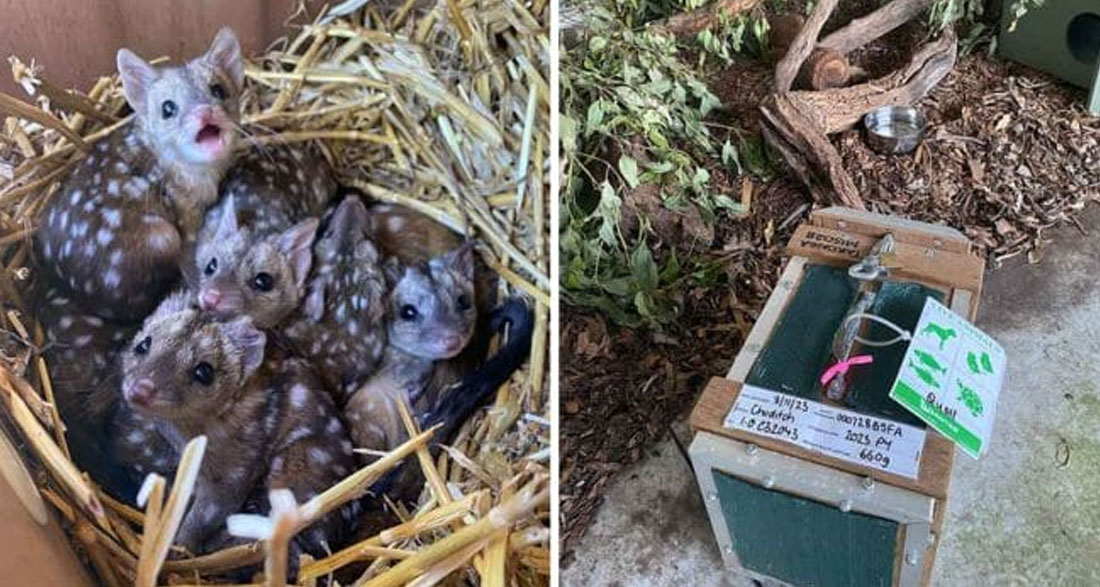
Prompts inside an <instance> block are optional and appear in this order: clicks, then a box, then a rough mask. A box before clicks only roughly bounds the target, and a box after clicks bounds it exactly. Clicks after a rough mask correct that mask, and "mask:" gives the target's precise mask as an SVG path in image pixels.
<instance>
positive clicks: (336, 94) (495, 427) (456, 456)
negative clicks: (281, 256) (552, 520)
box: [0, 0, 550, 586]
mask: <svg viewBox="0 0 1100 587" xmlns="http://www.w3.org/2000/svg"><path fill="white" fill-rule="evenodd" d="M548 15H549V4H548V2H546V1H545V0H439V1H438V2H437V3H436V4H435V5H434V6H433V5H427V4H425V3H423V2H422V1H421V0H407V1H404V2H398V3H396V4H394V5H393V6H391V7H389V8H388V9H387V7H386V6H380V5H379V4H378V3H373V2H372V3H367V2H363V1H360V0H349V1H347V2H344V3H342V4H340V5H338V6H336V7H334V8H333V9H332V10H331V11H330V12H329V14H328V15H327V16H324V17H322V18H319V19H317V20H315V21H312V22H309V23H306V24H304V25H300V26H299V25H294V26H291V27H290V28H289V29H288V30H289V31H291V32H290V34H289V35H288V36H287V37H286V38H284V39H282V40H280V42H278V43H276V44H274V45H273V46H272V47H273V49H271V50H269V52H268V53H266V54H265V55H263V56H261V57H260V58H257V59H254V60H253V61H252V64H251V65H250V66H249V67H248V69H247V76H248V79H249V90H248V91H247V92H246V97H245V100H244V102H245V106H244V109H245V114H244V118H243V125H242V127H243V128H242V130H243V131H244V133H245V134H246V136H247V141H246V142H249V143H254V144H261V145H263V144H270V143H275V142H300V141H315V142H318V143H321V144H323V145H324V147H325V150H326V151H327V152H328V153H329V154H330V155H331V158H332V161H333V164H334V166H335V167H336V169H337V170H338V173H339V174H340V176H341V178H342V181H343V183H344V184H346V185H350V186H354V187H356V188H358V189H360V190H362V191H363V192H364V193H365V194H367V195H368V196H369V197H370V198H372V199H375V200H378V201H385V202H392V203H397V204H404V205H407V206H410V207H412V208H414V209H416V210H418V211H420V212H422V213H424V214H427V215H429V216H430V217H432V218H433V219H435V220H437V221H439V222H440V223H442V224H444V225H446V226H448V227H451V228H452V229H454V230H457V231H459V232H463V233H466V234H469V235H471V236H474V237H476V238H479V239H480V240H481V241H483V242H484V243H485V245H486V246H485V247H482V248H481V249H480V251H481V253H482V254H483V256H484V257H485V260H486V262H487V264H488V266H490V267H492V268H493V269H495V270H496V272H497V273H498V274H499V275H500V277H501V279H500V289H501V293H504V294H507V295H524V296H526V297H527V298H528V299H529V300H531V301H532V303H533V304H534V305H535V308H536V327H535V334H534V340H533V343H532V360H531V362H530V364H529V365H528V366H527V367H526V368H525V369H523V370H522V372H521V373H520V374H519V375H517V376H516V377H515V378H514V379H513V381H512V382H511V383H510V384H509V385H506V386H504V387H503V388H502V389H501V390H500V391H499V393H498V395H497V398H496V400H495V401H494V402H493V404H492V405H491V406H490V407H489V409H488V410H483V412H482V413H481V414H479V415H478V416H477V417H475V418H474V419H472V420H471V421H470V422H468V423H467V424H466V426H464V427H463V428H462V429H461V430H460V432H459V434H458V436H457V438H456V439H454V441H453V446H450V447H447V449H446V450H445V451H443V452H442V453H441V454H439V455H438V456H436V457H435V458H433V457H432V455H431V453H430V452H428V450H427V443H428V442H429V441H430V439H431V436H432V433H433V431H430V430H429V431H425V432H420V431H418V430H416V429H415V426H414V424H413V421H412V419H411V418H405V423H406V426H407V427H408V429H409V437H410V440H409V441H408V442H406V443H405V444H404V445H402V446H400V447H398V448H397V449H396V450H394V451H391V452H390V453H387V454H385V455H383V456H381V457H380V458H379V459H378V460H376V461H375V462H374V463H372V464H371V465H370V466H367V467H364V468H362V469H360V470H359V471H356V472H354V473H352V474H351V475H349V476H348V477H347V478H346V479H344V480H343V481H342V482H340V483H338V484H337V485H335V486H333V487H332V488H331V489H329V490H328V491H325V492H323V493H321V494H319V495H318V496H316V497H315V498H314V499H312V500H310V501H309V502H307V503H304V504H300V505H295V506H294V507H295V508H296V509H294V508H292V509H291V510H289V511H287V510H286V508H287V507H290V506H288V505H287V504H285V503H283V504H282V505H281V506H280V507H281V510H280V512H277V514H278V515H276V517H275V518H273V519H272V520H269V522H270V525H271V527H272V528H273V529H274V530H273V533H272V534H271V535H270V536H269V537H268V538H269V540H267V541H261V542H253V543H249V544H244V545H241V546H237V547H233V548H229V549H226V550H223V551H220V552H216V553H210V554H206V555H202V556H190V555H188V554H187V553H183V552H181V551H179V549H175V548H173V547H171V538H172V535H173V534H174V532H175V529H176V528H177V527H178V524H179V516H180V515H181V514H182V511H183V508H184V507H185V505H186V502H187V499H188V497H189V495H190V491H191V489H192V486H193V482H194V473H195V471H197V469H198V467H199V463H200V462H201V458H202V452H203V446H204V443H205V440H196V441H195V442H194V443H193V444H192V445H189V447H188V450H187V451H186V454H185V456H184V458H183V460H182V461H181V467H180V474H179V475H177V478H176V480H175V482H174V484H173V487H172V488H171V489H170V490H169V489H168V488H167V487H166V484H165V482H164V480H163V479H160V478H151V479H150V480H149V481H148V483H147V485H146V487H145V490H144V491H143V495H142V496H141V497H142V498H143V502H142V503H143V507H145V511H144V512H141V511H138V510H136V509H134V508H133V507H130V506H128V505H126V504H122V503H119V502H117V501H115V500H113V499H111V498H110V497H109V496H107V495H106V494H104V493H103V492H102V491H101V490H100V489H99V488H98V487H97V486H96V485H95V484H94V483H92V482H91V480H90V479H88V477H87V476H86V475H85V474H84V473H82V472H81V471H80V470H79V468H78V467H77V466H76V465H74V464H73V463H72V461H71V460H70V458H69V450H68V446H67V445H66V442H65V436H64V433H63V431H64V423H63V422H62V421H61V418H60V416H59V414H58V411H57V409H56V405H55V403H54V401H53V393H54V390H53V387H52V386H51V384H50V380H49V365H48V364H46V361H45V360H43V359H42V357H41V356H40V354H39V351H40V350H41V349H42V345H43V344H44V343H45V341H44V340H43V337H42V332H41V329H40V328H39V327H38V325H37V319H36V316H35V314H34V299H33V294H32V293H30V292H31V291H32V288H31V286H32V284H33V283H34V280H35V278H36V275H35V272H34V271H33V269H32V267H33V264H32V262H31V250H30V249H31V247H30V240H31V238H32V237H33V233H34V230H35V227H36V224H37V216H38V213H39V211H41V210H42V207H43V205H44V203H45V202H46V201H47V200H48V198H50V197H52V196H53V194H54V193H55V192H56V190H57V184H58V181H59V180H61V179H62V178H64V176H65V174H66V173H67V172H68V171H69V170H70V169H71V168H72V166H73V165H74V164H75V163H76V162H78V161H79V160H80V159H81V157H82V156H83V154H84V152H85V151H86V149H87V148H88V146H89V145H92V144H94V143H95V142H96V141H98V140H100V139H102V138H103V137H105V136H107V135H109V134H111V133H112V132H115V131H117V130H118V129H120V128H122V127H124V126H125V125H128V124H130V123H131V120H130V119H129V118H128V117H126V116H124V111H125V108H124V99H123V97H122V93H121V89H120V86H119V82H118V79H117V77H114V76H110V77H103V78H100V79H99V80H98V81H97V82H96V83H95V84H94V86H93V87H92V89H91V90H90V91H88V92H87V93H81V92H78V91H70V90H63V89H61V88H58V87H57V86H54V85H53V84H51V83H49V82H48V81H47V80H46V79H45V78H44V77H42V75H41V72H40V71H38V70H37V68H35V67H32V66H28V65H26V64H25V63H24V62H23V61H20V60H18V59H15V58H12V59H11V60H10V63H11V66H12V73H13V75H14V77H15V80H16V81H17V82H18V83H19V84H20V85H21V86H22V87H23V88H24V89H25V90H26V91H27V95H25V96H8V95H3V94H0V116H3V117H4V118H3V119H2V121H0V297H2V299H3V300H4V301H5V306H4V313H3V314H0V328H2V329H3V330H4V335H3V337H2V338H0V405H2V406H3V407H2V408H0V414H2V417H0V424H2V425H3V426H4V428H5V429H6V430H7V431H8V432H7V435H8V436H9V437H10V438H11V439H12V440H14V441H15V444H17V445H18V447H19V453H20V454H21V456H22V459H23V460H24V462H25V463H26V464H27V465H28V468H29V469H30V470H31V471H32V472H33V475H32V476H33V479H34V481H35V486H36V490H31V491H32V493H31V494H30V495H28V496H24V497H23V499H24V500H25V501H26V502H28V503H32V504H33V503H43V502H44V503H45V504H48V506H49V507H50V508H52V510H53V512H54V513H55V514H56V516H57V517H59V518H60V519H61V520H62V521H63V522H64V525H65V527H66V529H67V530H68V531H69V532H70V535H71V536H72V538H73V543H74V545H75V547H76V549H77V551H78V553H80V555H81V556H82V557H83V558H84V559H85V560H86V562H87V563H88V565H89V567H90V568H91V570H92V572H94V573H95V575H97V576H98V578H99V579H100V581H101V582H102V583H103V584H105V585H110V586H114V585H120V586H121V585H133V584H138V585H166V584H176V585H180V584H194V585H207V584H211V583H214V582H217V581H219V579H218V577H219V574H220V573H224V572H226V571H229V570H233V569H239V568H241V567H244V566H252V565H255V566H256V568H259V567H261V566H263V564H264V560H265V558H266V559H267V563H266V564H267V565H268V569H269V572H268V573H267V576H266V577H257V580H260V581H265V582H266V584H281V582H282V576H281V573H280V572H278V571H274V567H272V565H276V566H281V561H282V560H283V559H285V557H286V541H287V540H289V538H290V537H291V536H293V534H294V533H296V532H298V531H300V530H301V529H302V527H304V526H305V525H307V524H308V523H309V522H311V521H313V520H316V519H317V518H318V517H319V516H321V515H323V514H324V513H326V512H330V511H332V510H333V509H335V508H337V507H339V506H340V505H341V504H343V503H346V502H347V501H348V500H350V499H353V498H355V497H357V496H361V495H364V494H365V493H366V492H367V491H368V489H369V487H370V484H371V483H372V482H373V481H374V480H377V479H378V478H380V477H381V476H382V475H384V474H385V473H386V472H387V471H389V470H391V469H392V468H394V467H395V466H397V465H398V464H400V463H403V462H404V463H408V464H409V465H410V466H418V467H419V468H420V470H421V471H423V473H424V478H425V486H424V489H423V491H422V494H421V498H420V502H419V504H417V507H416V508H415V509H414V510H412V511H406V510H405V509H404V508H401V507H397V508H396V510H395V511H396V512H397V513H398V515H399V517H400V522H399V523H397V524H396V525H394V526H392V527H390V528H386V529H383V530H381V531H379V532H378V533H376V534H375V535H373V536H370V537H366V538H363V539H361V540H359V541H358V542H356V543H355V544H352V545H350V546H348V547H347V548H344V549H343V550H340V551H338V552H334V553H333V554H331V555H330V556H328V557H325V558H322V559H319V560H312V561H311V560H308V559H304V560H303V561H301V565H300V573H299V582H300V583H301V584H313V582H314V581H316V580H318V579H320V578H323V577H330V576H333V575H334V574H335V575H336V576H338V577H340V578H341V579H342V580H343V581H344V582H345V584H356V585H370V586H374V585H403V584H415V585H430V584H434V583H437V582H439V581H441V580H443V579H444V578H447V577H450V578H451V580H454V579H457V580H458V581H459V583H463V582H468V583H480V584H484V585H540V584H546V583H547V575H548V573H549V564H548V561H549V544H548V543H549V529H548V526H549V503H548V502H549V495H548V491H549V489H548V480H549V475H548V472H547V469H546V466H545V462H546V460H547V459H546V455H547V454H548V451H549V436H550V431H549V430H548V429H547V427H546V424H545V423H546V422H547V420H546V415H547V406H546V404H545V398H546V393H545V389H546V387H547V382H546V376H545V372H546V367H545V365H546V363H545V359H546V344H547V340H548V336H547V326H548V311H549V310H548V304H549V300H550V297H549V286H550V277H549V273H548V267H549V252H548V243H549V239H548V237H547V234H548V230H549V228H550V227H549V226H548V210H549V206H548V202H547V200H546V198H547V197H548V196H549V194H548V189H547V177H548V175H547V174H548V173H549V167H548V165H549V162H548V156H549V152H550V149H549V147H550V145H549V132H548V129H549V86H548V84H547V77H548V71H549V40H548V34H547V30H548V28H547V24H546V23H547V22H548V21H547V18H548ZM31 63H32V64H33V61H32V62H31ZM406 416H407V414H406ZM0 432H3V431H0ZM11 455H12V453H11V452H10V451H8V452H2V451H0V458H6V459H8V462H7V464H8V465H11V464H12V463H11V462H10V460H11V459H12V458H13V457H12V456H11ZM11 469H12V467H0V470H3V471H8V470H11ZM22 485H24V486H25V485H26V483H23V484H22ZM35 494H37V495H35ZM39 495H40V496H41V497H42V498H43V499H42V500H41V501H39V500H37V497H38V496H39ZM284 501H285V500H284ZM391 505H392V504H391ZM272 571H274V572H272Z"/></svg>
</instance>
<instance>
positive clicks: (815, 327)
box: [745, 265, 856, 401]
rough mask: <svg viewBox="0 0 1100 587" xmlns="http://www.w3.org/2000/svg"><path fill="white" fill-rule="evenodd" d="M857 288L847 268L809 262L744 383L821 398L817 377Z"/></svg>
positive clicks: (828, 355) (827, 361)
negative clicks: (796, 288) (845, 269)
mask: <svg viewBox="0 0 1100 587" xmlns="http://www.w3.org/2000/svg"><path fill="white" fill-rule="evenodd" d="M855 294H856V289H855V280H853V279H851V278H850V277H848V273H847V272H846V271H844V270H842V269H837V268H834V267H829V266H827V265H807V266H806V268H805V270H804V273H803V278H802V282H801V283H800V284H799V287H798V290H797V291H795V293H794V295H793V296H792V297H791V300H790V301H789V302H787V309H786V310H784V312H783V315H782V316H781V317H780V319H779V322H778V323H777V324H776V326H775V329H774V330H773V331H772V336H771V339H770V340H768V343H767V344H766V345H764V348H763V349H762V350H761V351H760V356H758V357H757V358H756V362H755V363H753V365H752V369H750V370H749V375H748V377H746V378H745V383H748V384H749V385H755V386H757V387H763V388H764V389H771V390H774V391H781V392H783V393H788V394H791V395H796V396H799V397H804V398H808V399H812V400H815V401H821V392H822V390H821V388H820V386H819V385H818V384H817V378H818V377H820V376H821V372H822V370H823V369H825V367H826V366H828V364H829V357H830V356H831V354H832V341H833V335H834V334H836V329H837V328H838V327H839V326H840V321H841V320H843V319H844V314H845V313H847V311H848V306H849V305H850V304H851V303H852V299H853V298H854V297H855Z"/></svg>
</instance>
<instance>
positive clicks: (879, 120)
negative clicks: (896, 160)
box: [863, 106, 928, 155]
mask: <svg viewBox="0 0 1100 587" xmlns="http://www.w3.org/2000/svg"><path fill="white" fill-rule="evenodd" d="M927 125H928V123H927V121H926V120H925V119H924V115H923V114H921V113H920V111H919V110H917V109H916V108H912V107H910V106H883V107H882V108H877V109H875V110H872V111H870V112H868V113H867V115H866V116H864V117H863V126H864V127H865V129H866V133H865V134H866V137H867V145H868V146H870V147H871V148H872V149H874V150H875V151H876V152H878V153H882V154H884V155H900V154H902V153H908V152H910V151H912V150H913V149H915V148H917V145H918V144H920V140H921V137H923V136H924V129H925V127H927Z"/></svg>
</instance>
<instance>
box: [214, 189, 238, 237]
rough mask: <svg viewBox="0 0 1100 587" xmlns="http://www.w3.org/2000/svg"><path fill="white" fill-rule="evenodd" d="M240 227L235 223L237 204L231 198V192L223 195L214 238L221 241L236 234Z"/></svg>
mask: <svg viewBox="0 0 1100 587" xmlns="http://www.w3.org/2000/svg"><path fill="white" fill-rule="evenodd" d="M239 229H240V227H239V226H238V225H237V204H236V202H235V201H234V200H233V194H232V193H230V194H229V195H227V196H225V205H223V206H222V215H221V216H220V217H219V218H218V230H217V232H216V234H215V237H214V238H215V239H216V240H219V241H223V240H226V239H228V238H229V237H231V236H233V235H235V234H237V231H238V230H239Z"/></svg>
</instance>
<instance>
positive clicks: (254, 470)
mask: <svg viewBox="0 0 1100 587" xmlns="http://www.w3.org/2000/svg"><path fill="white" fill-rule="evenodd" d="M193 299H194V298H193V297H192V295H191V294H188V293H179V294H175V295H173V296H170V297H169V298H167V299H166V300H165V301H164V303H162V304H161V306H160V307H158V308H157V310H156V311H155V312H154V313H153V314H152V315H151V316H149V318H148V319H146V321H145V323H144V325H143V326H142V328H141V330H140V331H139V332H138V333H137V335H136V336H135V337H134V339H133V342H132V345H131V348H130V349H129V350H127V351H125V352H124V353H123V360H122V364H123V370H122V374H123V380H122V394H123V397H124V398H125V402H126V406H127V408H128V409H132V412H130V413H129V415H128V418H129V420H128V421H127V420H126V419H120V424H122V425H123V426H121V427H120V428H119V430H118V431H117V433H116V435H115V436H116V438H117V442H118V450H120V451H121V452H123V453H125V454H129V455H133V458H134V459H135V461H134V464H135V466H137V465H141V466H142V467H144V468H146V469H147V470H150V469H155V468H156V467H157V465H158V463H157V462H156V461H157V458H158V457H159V456H160V455H152V457H151V458H152V460H151V461H149V460H145V461H143V460H142V458H148V457H147V456H146V455H143V454H142V449H143V447H144V446H145V445H146V444H147V443H148V442H149V441H150V440H151V439H155V436H154V432H155V433H157V434H159V435H160V436H161V437H162V438H163V439H165V440H166V441H167V444H168V445H169V446H170V447H171V449H172V450H173V451H174V452H175V454H179V452H180V451H181V450H182V448H183V446H184V445H185V444H186V443H187V442H188V441H189V440H190V439H192V438H194V437H196V436H199V435H205V436H206V437H207V438H208V444H207V449H206V454H205V457H204V459H203V464H202V467H201V469H200V471H199V478H198V482H197V484H196V487H195V497H194V501H193V502H192V504H191V506H190V508H189V509H188V511H187V514H186V515H185V517H184V519H183V522H182V524H181V527H180V530H179V533H178V534H177V536H176V542H177V543H178V544H181V545H183V546H185V547H187V548H188V549H190V550H191V551H193V552H203V551H204V550H206V549H207V548H208V547H210V546H211V543H210V542H208V540H210V539H212V538H213V537H214V536H216V534H217V532H218V531H219V530H220V529H222V528H224V523H225V518H226V517H227V516H228V515H230V514H232V513H236V512H238V511H241V509H242V508H243V507H244V506H245V504H246V502H247V501H248V500H249V498H250V497H251V496H254V495H255V494H256V492H257V491H263V492H264V493H265V494H266V491H267V490H270V489H276V488H289V489H290V490H291V491H292V492H293V493H294V495H295V497H296V498H297V499H298V500H299V501H305V500H307V499H309V498H311V497H313V496H314V495H315V494H316V493H318V492H320V491H323V490H324V489H327V488H328V487H330V486H331V485H333V484H334V483H336V482H337V481H339V480H340V479H341V478H343V477H344V476H346V475H347V474H349V473H350V472H351V470H352V468H353V467H354V465H355V461H354V458H353V454H352V445H351V442H350V441H349V439H348V436H347V432H346V431H345V429H344V426H343V424H342V423H341V421H340V419H339V418H338V414H337V411H336V409H335V407H334V406H333V404H332V401H331V399H330V398H329V396H328V394H327V393H325V392H324V391H323V390H322V388H321V386H320V382H319V381H318V380H317V377H316V374H315V373H314V371H313V370H312V368H310V367H309V366H308V364H306V363H305V362H303V361H301V360H298V359H293V358H282V357H277V356H265V346H266V340H267V337H266V335H265V334H264V332H263V331H261V330H259V329H257V328H256V327H255V326H254V325H253V324H252V322H251V320H249V319H248V318H239V319H236V320H231V321H224V322H223V321H217V320H216V319H215V318H214V317H213V316H211V315H209V314H207V313H204V312H202V311H201V310H200V309H199V308H198V307H196V306H195V305H194V302H193ZM357 508H358V505H357V504H354V503H353V504H349V505H348V506H346V507H345V508H344V509H343V510H342V511H341V512H339V513H334V514H332V515H330V516H327V517H326V518H325V519H324V520H322V521H321V522H319V523H318V525H316V526H314V527H313V528H311V529H310V530H308V531H306V532H303V533H302V534H300V535H299V537H298V538H297V539H296V544H298V546H300V547H301V548H303V549H305V550H306V551H307V552H310V553H311V554H313V555H315V556H320V555H323V554H324V553H325V552H326V550H327V549H328V548H335V547H338V544H337V543H339V542H341V541H342V540H343V539H344V538H345V536H346V531H347V530H348V529H349V528H348V525H349V523H350V521H351V520H353V519H354V518H355V516H356V511H355V510H356V509H357Z"/></svg>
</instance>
